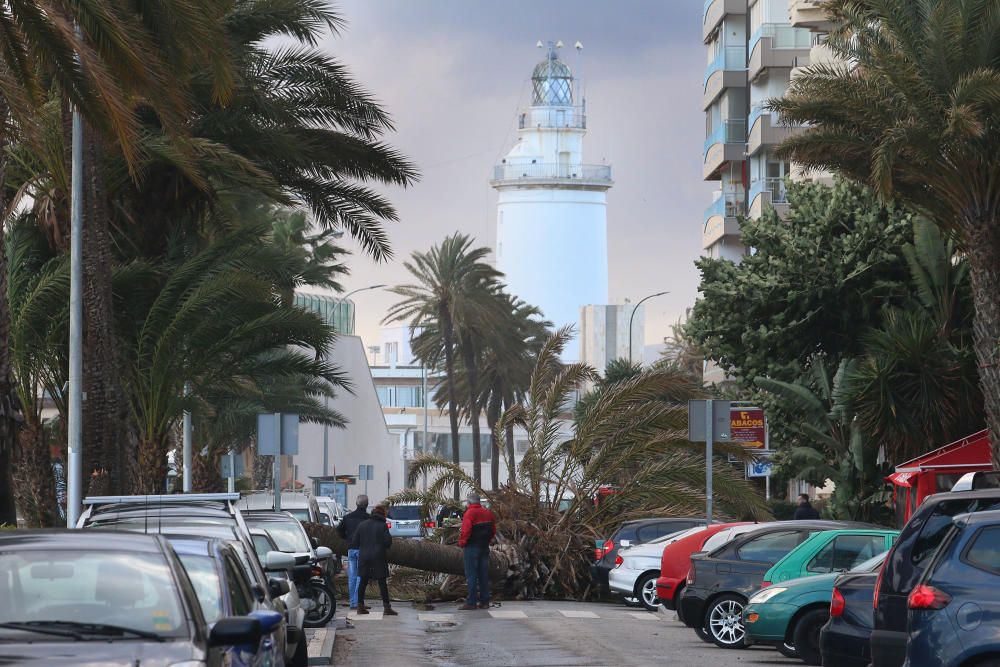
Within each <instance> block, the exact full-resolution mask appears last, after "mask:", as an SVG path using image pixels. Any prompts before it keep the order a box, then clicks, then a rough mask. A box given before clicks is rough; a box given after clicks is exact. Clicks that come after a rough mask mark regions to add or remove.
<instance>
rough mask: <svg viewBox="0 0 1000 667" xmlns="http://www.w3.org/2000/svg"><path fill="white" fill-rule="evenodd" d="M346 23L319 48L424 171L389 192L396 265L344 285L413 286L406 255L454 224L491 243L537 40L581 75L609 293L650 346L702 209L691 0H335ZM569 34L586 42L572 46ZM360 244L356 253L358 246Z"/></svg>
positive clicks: (683, 276) (382, 302)
mask: <svg viewBox="0 0 1000 667" xmlns="http://www.w3.org/2000/svg"><path fill="white" fill-rule="evenodd" d="M338 6H339V8H340V11H341V13H342V14H343V16H344V18H345V19H346V20H347V22H348V26H347V28H346V30H345V31H344V33H343V34H342V35H340V36H337V37H331V38H330V39H329V40H328V42H327V43H326V44H325V45H324V46H325V48H328V49H329V50H330V51H332V52H333V53H334V54H336V55H337V57H339V58H340V59H341V60H342V61H343V62H345V63H346V64H347V65H348V66H349V67H350V69H351V71H352V72H353V74H354V75H355V77H356V78H357V79H358V80H359V81H361V82H362V83H363V84H364V85H365V86H366V87H367V88H368V89H369V90H370V91H371V92H372V93H374V94H375V95H376V96H377V97H378V98H379V99H380V100H381V101H382V102H383V103H384V104H385V107H386V108H387V109H388V110H389V111H390V112H391V113H392V115H393V118H394V120H395V123H396V127H397V132H396V133H395V134H394V135H392V136H390V137H388V140H389V141H390V142H391V143H392V144H393V145H394V146H395V147H397V148H398V149H399V150H401V151H402V152H403V153H404V154H406V155H407V156H409V157H410V158H411V159H412V160H413V161H414V162H415V163H416V164H417V166H418V167H419V168H420V171H421V173H422V178H421V181H420V182H419V183H418V184H417V185H416V186H414V187H412V188H410V189H407V190H402V189H393V190H390V191H389V195H390V197H391V199H392V201H393V202H394V204H395V205H396V206H397V208H398V210H399V213H400V221H399V222H398V223H393V224H391V225H389V228H388V231H389V234H390V238H391V240H392V246H393V249H394V252H395V258H394V259H393V260H392V261H390V262H388V263H384V264H375V263H374V262H372V261H371V260H370V259H368V258H367V257H364V256H363V255H361V254H360V253H359V252H355V255H354V256H353V257H352V258H351V260H350V266H351V275H350V276H349V277H347V279H346V280H345V281H344V284H345V287H346V289H347V290H351V289H355V288H358V287H364V286H367V285H372V284H376V283H387V284H390V285H394V284H399V283H401V282H406V281H407V280H408V273H407V272H406V270H405V269H404V268H403V266H402V260H403V259H405V258H406V257H408V256H409V254H410V253H411V252H412V251H414V250H426V249H427V248H429V247H430V245H431V244H433V243H435V242H438V241H440V240H441V239H442V238H443V237H444V236H446V235H447V234H450V233H452V232H454V231H456V230H461V231H462V232H465V233H468V234H471V235H473V236H475V237H476V238H477V239H478V240H479V241H480V242H481V243H482V244H484V245H489V246H491V247H492V246H493V245H494V242H495V236H496V231H495V224H496V192H495V191H494V190H493V189H492V188H491V187H490V186H489V176H490V172H491V169H492V167H493V165H494V164H495V163H497V162H498V161H499V160H500V158H501V157H502V156H503V155H504V154H505V153H506V151H507V150H508V149H509V148H510V146H511V145H512V143H513V140H514V137H515V136H516V124H515V121H516V114H517V110H518V108H519V107H521V106H524V105H525V104H527V103H528V101H529V97H528V91H529V82H530V76H531V71H532V69H533V67H534V65H535V63H536V62H538V61H539V60H541V59H542V58H543V56H544V51H542V50H541V49H537V48H536V47H535V43H536V42H537V41H538V40H542V41H543V42H544V41H546V40H553V41H554V40H562V41H563V42H565V43H566V45H567V48H566V49H564V53H563V57H564V60H565V61H566V62H567V64H569V65H570V67H571V68H572V69H573V70H574V73H575V74H576V75H577V77H578V78H579V77H580V76H581V74H582V76H583V79H584V81H585V83H586V96H587V107H588V108H587V125H588V134H587V136H586V138H585V139H584V160H585V161H586V162H591V163H594V162H601V161H603V160H607V161H608V162H610V163H611V164H612V165H613V173H614V179H615V186H614V188H613V189H612V190H611V191H610V192H609V195H608V252H609V265H610V285H609V296H610V299H611V302H612V303H621V302H623V301H624V300H625V299H631V300H632V301H633V302H635V301H637V300H638V299H640V298H642V297H643V296H645V295H647V294H650V293H652V292H657V291H662V290H670V291H671V293H670V294H669V295H667V296H665V297H659V298H657V299H654V300H651V301H648V302H647V303H646V332H645V337H646V341H647V343H658V342H661V341H662V339H663V337H664V336H665V335H668V334H669V332H670V324H671V323H673V322H675V321H676V320H677V319H678V318H679V317H681V316H683V315H684V312H685V309H686V308H688V307H690V306H691V305H692V304H693V303H694V299H695V296H696V293H697V285H698V273H697V271H696V269H695V268H694V265H693V261H694V260H695V258H696V257H697V256H698V255H699V253H700V252H701V225H702V222H703V221H702V212H703V211H704V209H705V207H706V206H707V205H708V204H709V203H710V191H711V189H712V188H711V185H710V184H707V183H704V182H703V181H702V180H701V154H702V142H703V139H704V125H705V123H704V115H703V113H702V111H701V109H700V102H701V94H702V76H703V73H704V68H705V50H704V46H703V45H702V43H701V40H700V35H701V31H700V19H701V13H702V2H701V1H700V0H617V1H616V2H608V1H607V0H530V1H528V0H503V1H501V0H405V1H404V0H340V1H339V3H338ZM577 40H579V41H580V42H582V43H583V45H584V50H583V52H582V54H580V55H578V54H576V53H574V52H573V51H572V49H571V48H570V47H571V45H572V44H574V43H575V42H576V41H577ZM354 250H355V251H356V250H357V248H356V247H355V248H354ZM354 300H355V302H356V303H357V307H358V310H357V329H358V332H359V333H360V334H361V335H362V337H363V338H364V339H365V343H366V344H373V343H375V342H377V334H378V326H379V321H380V320H381V319H382V317H383V315H384V314H385V312H386V309H387V308H388V307H389V305H390V304H391V303H393V302H394V300H395V297H394V296H393V295H392V294H389V293H387V292H384V291H376V292H365V293H362V294H358V295H356V296H355V297H354Z"/></svg>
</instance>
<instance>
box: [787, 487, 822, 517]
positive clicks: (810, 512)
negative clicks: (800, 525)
mask: <svg viewBox="0 0 1000 667" xmlns="http://www.w3.org/2000/svg"><path fill="white" fill-rule="evenodd" d="M818 518H819V512H817V511H816V508H815V507H813V506H812V505H811V504H810V503H809V496H807V495H806V494H804V493H802V494H799V506H798V507H796V508H795V514H794V515H793V516H792V519H793V520H795V521H805V520H808V519H818Z"/></svg>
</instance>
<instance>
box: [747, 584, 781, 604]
mask: <svg viewBox="0 0 1000 667" xmlns="http://www.w3.org/2000/svg"><path fill="white" fill-rule="evenodd" d="M787 590H788V589H787V588H782V587H781V586H771V587H768V588H765V589H763V590H760V591H757V592H756V593H754V594H753V595H751V596H750V604H754V603H758V604H759V603H761V602H767V601H768V600H770V599H771V598H773V597H774V596H776V595H781V594H782V593H784V592H785V591H787Z"/></svg>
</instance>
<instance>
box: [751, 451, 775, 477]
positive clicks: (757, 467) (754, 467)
mask: <svg viewBox="0 0 1000 667" xmlns="http://www.w3.org/2000/svg"><path fill="white" fill-rule="evenodd" d="M764 454H770V452H758V455H761V458H759V459H757V460H756V461H751V462H750V463H747V477H770V476H771V470H772V468H773V467H774V462H773V461H771V457H770V456H763V455H764Z"/></svg>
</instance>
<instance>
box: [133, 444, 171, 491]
mask: <svg viewBox="0 0 1000 667" xmlns="http://www.w3.org/2000/svg"><path fill="white" fill-rule="evenodd" d="M167 470H168V466H167V443H166V442H161V441H159V440H158V439H156V438H148V439H147V438H143V439H141V440H140V441H139V474H138V475H137V479H136V481H135V485H136V487H137V488H136V490H135V493H137V494H139V495H157V494H162V493H163V492H164V489H165V487H166V483H167Z"/></svg>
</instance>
